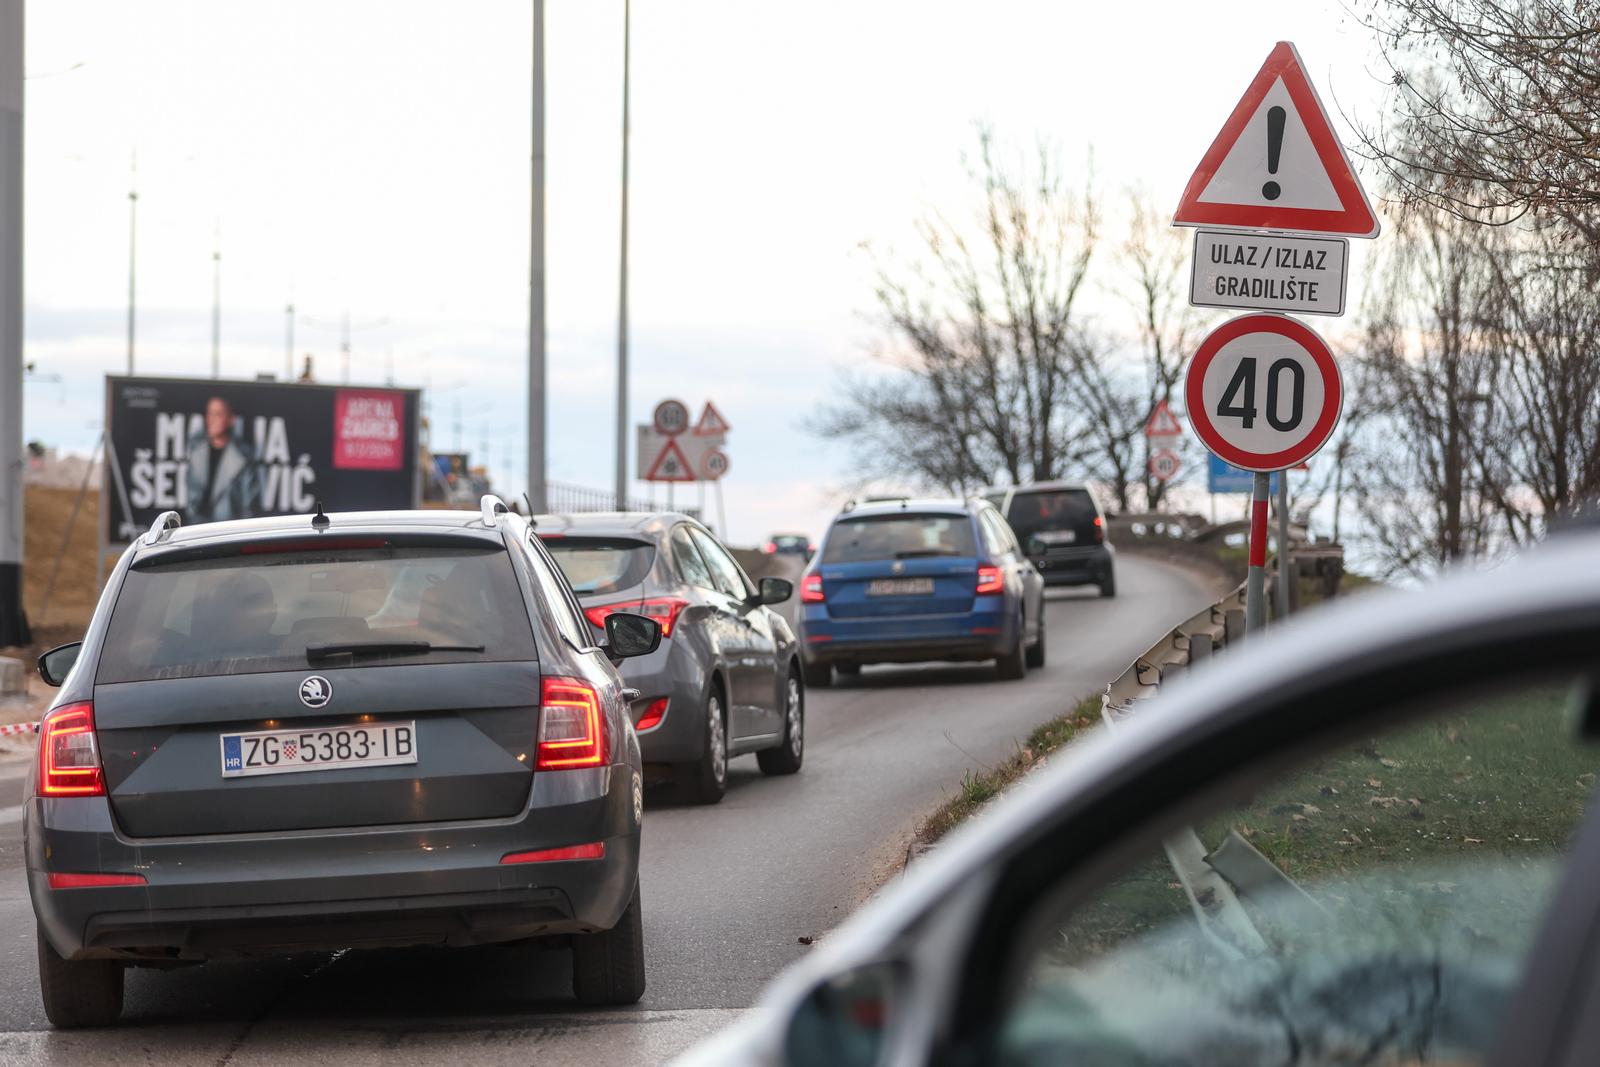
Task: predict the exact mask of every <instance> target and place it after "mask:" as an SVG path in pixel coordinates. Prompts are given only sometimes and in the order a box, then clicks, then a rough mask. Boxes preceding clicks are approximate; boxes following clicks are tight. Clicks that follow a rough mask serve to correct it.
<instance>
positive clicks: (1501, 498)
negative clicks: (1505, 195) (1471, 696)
mask: <svg viewBox="0 0 1600 1067" xmlns="http://www.w3.org/2000/svg"><path fill="white" fill-rule="evenodd" d="M1483 237H1484V233H1483V231H1482V230H1481V228H1478V227H1474V226H1472V225H1471V224H1468V223H1463V222H1461V221H1460V220H1458V219H1455V218H1452V217H1450V216H1448V215H1444V214H1442V213H1439V212H1417V213H1414V214H1413V215H1411V216H1410V217H1409V218H1408V219H1406V220H1405V222H1404V223H1403V224H1402V225H1401V226H1400V227H1398V232H1397V233H1396V234H1395V235H1394V236H1393V237H1392V238H1391V239H1390V241H1389V242H1388V248H1387V249H1386V252H1385V253H1384V254H1382V255H1381V258H1380V260H1379V262H1378V263H1377V264H1376V265H1375V269H1374V281H1375V284H1374V285H1373V286H1372V288H1371V290H1370V292H1372V293H1374V294H1376V295H1375V297H1374V299H1373V302H1372V305H1371V307H1369V309H1368V324H1367V329H1366V339H1365V350H1364V352H1363V353H1362V356H1361V366H1360V367H1359V369H1358V383H1357V384H1358V388H1359V390H1360V394H1359V403H1360V404H1361V406H1362V407H1363V408H1364V409H1365V411H1366V414H1367V418H1368V421H1367V423H1366V428H1367V430H1368V433H1367V434H1366V435H1365V437H1366V445H1367V447H1366V448H1365V450H1364V453H1363V459H1364V462H1363V463H1362V464H1361V465H1360V473H1359V475H1358V479H1359V481H1358V485H1357V487H1356V488H1357V494H1358V498H1359V501H1360V507H1361V512H1362V516H1363V518H1364V519H1365V520H1366V525H1367V527H1368V529H1369V531H1370V536H1371V540H1372V541H1373V543H1374V547H1375V548H1376V551H1377V555H1378V557H1379V559H1380V562H1381V565H1382V566H1383V568H1384V569H1385V570H1386V571H1387V572H1388V573H1389V574H1401V573H1404V574H1411V575H1418V576H1421V575H1427V574H1431V573H1434V572H1436V571H1437V570H1438V569H1440V568H1441V567H1443V566H1446V565H1448V564H1450V563H1452V562H1454V561H1457V560H1461V559H1464V558H1469V557H1478V556H1484V555H1488V554H1490V553H1492V552H1494V551H1495V550H1496V549H1497V548H1498V547H1499V546H1500V545H1501V544H1503V543H1504V542H1505V540H1506V539H1507V537H1508V535H1509V534H1510V533H1511V530H1510V528H1509V527H1508V525H1507V523H1506V522H1505V521H1504V520H1505V515H1504V511H1503V508H1504V504H1505V502H1506V501H1507V500H1509V499H1510V497H1511V494H1510V492H1509V489H1508V479H1507V477H1506V473H1505V471H1504V470H1503V469H1501V467H1500V465H1499V463H1498V456H1497V454H1496V452H1495V449H1494V448H1493V440H1494V436H1495V434H1496V432H1497V430H1498V425H1497V422H1498V420H1499V419H1500V417H1501V413H1500V405H1498V404H1497V396H1498V394H1499V391H1500V388H1501V385H1500V381H1501V378H1502V377H1503V375H1504V373H1505V363H1506V361H1505V358H1504V356H1503V353H1502V350H1501V349H1500V347H1499V341H1500V340H1501V338H1502V336H1503V331H1502V330H1501V329H1500V328H1499V323H1500V321H1501V319H1500V315H1501V314H1502V311H1501V305H1500V293H1499V288H1498V286H1497V284H1496V281H1497V279H1496V274H1495V270H1494V268H1493V267H1492V266H1490V259H1491V256H1492V254H1493V253H1492V250H1491V249H1489V248H1487V247H1486V246H1485V243H1484V241H1483V239H1482V238H1483Z"/></svg>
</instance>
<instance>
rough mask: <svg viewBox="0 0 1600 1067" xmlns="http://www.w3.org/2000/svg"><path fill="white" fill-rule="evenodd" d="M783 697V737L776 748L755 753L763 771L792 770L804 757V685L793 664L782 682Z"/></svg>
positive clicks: (785, 772) (764, 772)
mask: <svg viewBox="0 0 1600 1067" xmlns="http://www.w3.org/2000/svg"><path fill="white" fill-rule="evenodd" d="M783 699H784V708H783V740H782V741H781V742H779V744H778V746H777V747H776V748H764V749H762V750H761V751H760V752H757V753H756V763H757V764H758V765H759V766H760V767H761V773H762V774H772V775H776V774H794V773H795V772H796V771H798V770H799V769H800V764H801V762H802V761H804V760H805V756H806V749H805V742H806V687H805V684H804V683H803V682H801V680H800V674H799V672H798V671H796V670H795V669H794V668H793V667H791V668H789V680H788V681H787V682H785V683H784V686H783Z"/></svg>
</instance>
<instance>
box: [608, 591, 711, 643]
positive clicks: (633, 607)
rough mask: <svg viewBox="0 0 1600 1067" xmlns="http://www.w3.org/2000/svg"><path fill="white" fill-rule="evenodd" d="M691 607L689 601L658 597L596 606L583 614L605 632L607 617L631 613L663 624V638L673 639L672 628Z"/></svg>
mask: <svg viewBox="0 0 1600 1067" xmlns="http://www.w3.org/2000/svg"><path fill="white" fill-rule="evenodd" d="M688 606H689V602H688V601H687V600H677V599H675V598H673V597H656V598H655V599H653V600H624V601H623V602H622V603H620V604H596V605H594V606H593V607H588V608H584V609H583V614H584V616H585V617H586V618H588V620H589V621H590V622H592V623H594V625H595V626H597V627H599V628H600V629H602V630H604V629H605V628H606V616H607V615H610V614H611V613H612V612H615V611H631V612H633V613H634V614H635V615H643V616H644V617H645V618H648V619H654V620H656V622H658V623H660V624H661V636H662V637H671V636H672V627H673V625H674V624H676V623H677V621H678V616H679V615H680V614H682V612H683V609H684V608H686V607H688Z"/></svg>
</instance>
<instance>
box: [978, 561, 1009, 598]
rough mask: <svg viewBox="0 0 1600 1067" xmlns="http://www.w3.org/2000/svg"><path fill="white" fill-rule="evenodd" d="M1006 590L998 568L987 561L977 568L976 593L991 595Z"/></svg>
mask: <svg viewBox="0 0 1600 1067" xmlns="http://www.w3.org/2000/svg"><path fill="white" fill-rule="evenodd" d="M1005 591H1006V583H1005V579H1004V578H1002V577H1000V568H999V567H991V566H989V565H988V564H987V563H986V564H984V565H983V566H981V567H979V568H978V595H979V596H993V595H994V594H996V593H1003V592H1005Z"/></svg>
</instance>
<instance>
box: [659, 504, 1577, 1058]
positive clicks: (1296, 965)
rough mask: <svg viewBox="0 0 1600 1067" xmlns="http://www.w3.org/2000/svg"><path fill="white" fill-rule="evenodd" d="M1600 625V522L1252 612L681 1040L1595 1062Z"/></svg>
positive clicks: (931, 1051) (866, 1050)
mask: <svg viewBox="0 0 1600 1067" xmlns="http://www.w3.org/2000/svg"><path fill="white" fill-rule="evenodd" d="M1597 646H1600V531H1595V532H1589V533H1581V532H1578V531H1574V532H1572V533H1570V534H1567V535H1558V536H1556V537H1553V538H1551V540H1550V542H1549V544H1547V545H1544V546H1541V547H1540V548H1537V549H1535V550H1533V551H1532V552H1530V553H1529V554H1528V557H1527V558H1525V559H1522V560H1517V561H1512V562H1508V563H1505V564H1503V565H1502V566H1499V567H1497V568H1496V569H1494V570H1492V571H1488V572H1485V573H1478V574H1462V575H1458V576H1456V577H1453V578H1449V579H1446V580H1445V581H1442V582H1440V583H1438V584H1436V585H1432V586H1429V587H1428V588H1425V589H1420V590H1416V591H1407V592H1380V593H1375V594H1372V595H1371V596H1362V597H1351V598H1348V600H1347V601H1346V602H1345V603H1343V604H1338V605H1335V606H1330V607H1327V608H1321V609H1318V610H1317V611H1316V612H1314V613H1308V614H1307V615H1306V616H1305V617H1304V618H1291V619H1289V620H1288V621H1287V622H1286V624H1284V625H1283V626H1282V627H1281V628H1280V627H1277V626H1274V628H1273V629H1271V630H1268V631H1266V632H1264V633H1262V634H1260V635H1259V636H1258V635H1251V636H1250V637H1249V638H1248V639H1247V640H1246V641H1245V642H1244V643H1243V644H1242V645H1240V646H1239V647H1237V648H1229V649H1228V651H1227V652H1226V653H1225V654H1223V655H1221V656H1219V657H1216V658H1214V659H1213V660H1212V661H1211V662H1209V663H1204V664H1200V665H1197V666H1194V667H1191V668H1190V669H1189V670H1187V671H1185V672H1184V673H1183V675H1182V676H1181V677H1177V676H1176V672H1175V673H1174V678H1173V679H1172V680H1171V681H1169V683H1168V685H1166V686H1163V691H1162V692H1161V693H1160V695H1158V696H1155V697H1154V698H1153V699H1149V700H1137V701H1134V702H1133V703H1132V705H1131V707H1128V706H1125V705H1124V706H1120V707H1118V708H1116V709H1113V713H1112V715H1111V716H1110V717H1111V718H1113V719H1115V720H1116V722H1117V723H1118V725H1117V726H1116V727H1115V728H1114V729H1110V728H1107V727H1104V726H1102V727H1100V728H1097V729H1095V730H1093V731H1091V732H1089V733H1088V734H1087V735H1086V736H1084V737H1082V738H1081V740H1079V741H1078V742H1077V743H1074V744H1073V745H1071V746H1069V747H1068V748H1066V749H1063V750H1061V751H1059V752H1058V753H1057V754H1056V755H1055V756H1053V757H1052V758H1051V759H1050V761H1049V762H1048V763H1047V764H1046V765H1045V766H1044V767H1043V768H1042V769H1040V770H1039V771H1037V772H1036V773H1035V774H1034V775H1032V776H1031V780H1028V781H1025V782H1024V783H1022V784H1021V785H1020V786H1019V787H1018V788H1016V789H1014V790H1011V791H1010V792H1008V794H1007V795H1006V796H1004V797H1002V798H1001V799H1000V800H999V801H997V802H996V803H995V804H994V805H992V806H991V807H990V808H989V809H988V810H986V811H984V812H982V813H980V814H979V816H978V817H977V818H976V819H974V820H973V821H972V822H971V823H970V824H968V825H966V826H963V827H961V828H960V829H959V830H957V831H956V832H955V833H954V834H953V835H951V836H950V837H949V838H947V839H946V840H944V841H943V842H941V843H940V844H939V845H938V846H937V847H936V848H935V849H934V850H933V851H932V852H931V853H929V854H928V855H927V856H926V857H925V858H923V859H919V860H917V861H915V862H914V863H912V865H911V866H910V868H909V869H908V870H907V871H906V872H905V874H904V876H903V877H897V878H895V879H893V880H892V881H891V882H890V883H889V884H888V885H887V886H885V887H884V889H883V890H882V892H881V893H880V894H879V895H877V896H876V897H875V898H874V899H873V901H872V903H870V904H868V905H867V906H865V907H864V908H862V910H861V911H860V912H858V913H857V914H855V915H853V916H851V918H850V919H849V920H848V921H847V922H845V923H844V924H842V925H840V926H839V927H838V928H837V929H835V930H833V931H831V932H830V933H829V934H828V935H827V936H826V937H823V938H819V939H818V943H817V945H816V946H815V947H814V948H812V949H811V950H810V951H809V952H807V953H806V954H805V955H804V956H802V957H801V958H800V959H798V960H797V961H796V962H795V964H794V965H793V966H791V967H790V968H789V969H788V970H787V971H786V972H784V973H783V974H782V975H780V976H779V977H778V978H776V979H775V980H774V981H773V982H772V984H771V986H770V988H769V989H768V991H767V992H766V993H765V994H764V995H763V996H762V997H761V999H760V1000H759V1001H758V1002H757V1003H756V1005H755V1006H754V1007H753V1008H752V1009H750V1010H749V1011H747V1012H744V1013H742V1014H741V1015H740V1017H739V1019H738V1021H737V1022H735V1023H734V1024H733V1025H732V1027H731V1028H730V1029H729V1030H727V1031H725V1032H724V1033H723V1034H722V1035H720V1036H719V1037H717V1038H715V1039H713V1040H712V1041H711V1042H709V1043H708V1044H706V1045H704V1046H702V1047H700V1048H697V1049H694V1050H692V1051H690V1052H689V1053H687V1054H685V1055H684V1056H683V1057H681V1058H680V1059H679V1060H677V1061H675V1062H676V1063H677V1064H678V1065H679V1067H735V1065H737V1067H780V1065H784V1067H812V1065H818V1064H827V1065H840V1067H843V1065H857V1064H859V1065H863V1067H865V1065H868V1064H877V1065H885V1067H889V1065H901V1064H994V1065H999V1067H1032V1065H1046V1064H1049V1065H1054V1064H1063V1065H1074V1064H1091V1065H1112V1064H1116V1065H1139V1067H1202V1065H1218V1067H1220V1065H1227V1067H1277V1065H1281V1064H1297V1065H1303V1067H1333V1065H1336V1064H1355V1063H1362V1064H1372V1065H1386V1067H1401V1065H1405V1064H1422V1063H1434V1064H1460V1065H1463V1067H1465V1065H1468V1064H1472V1065H1480V1067H1573V1065H1577V1064H1591V1063H1594V1062H1595V1059H1596V1049H1600V1013H1596V1012H1595V1011H1594V1005H1595V990H1596V989H1597V988H1600V986H1597V982H1600V956H1597V955H1596V953H1595V952H1594V951H1593V948H1592V945H1593V938H1594V932H1595V930H1596V929H1597V926H1600V894H1596V893H1595V878H1596V873H1597V872H1600V821H1597V817H1600V811H1597V809H1596V804H1595V797H1596V793H1595V789H1596V786H1595V771H1596V767H1597V763H1600V756H1597V754H1596V740H1597V738H1600V683H1597V676H1596V661H1595V653H1594V650H1595V648H1596V647H1597ZM1152 673H1155V672H1152ZM1168 686H1170V692H1168V691H1166V690H1167V688H1168ZM981 710H982V709H981V708H974V713H975V714H978V713H980V712H981Z"/></svg>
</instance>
